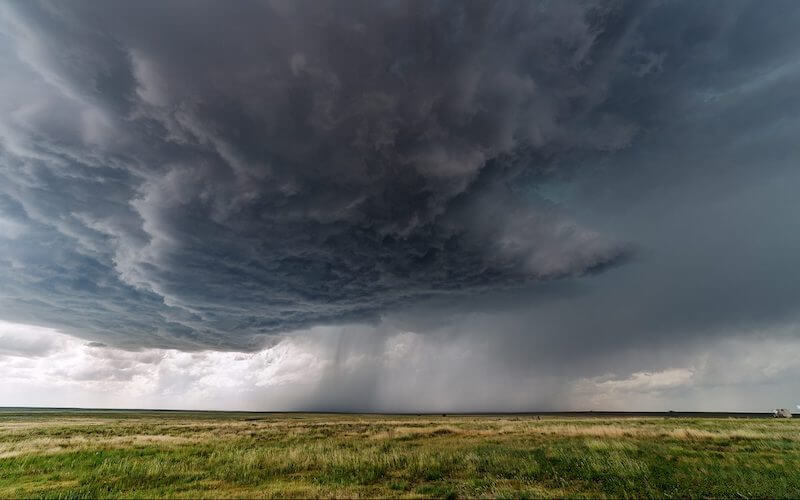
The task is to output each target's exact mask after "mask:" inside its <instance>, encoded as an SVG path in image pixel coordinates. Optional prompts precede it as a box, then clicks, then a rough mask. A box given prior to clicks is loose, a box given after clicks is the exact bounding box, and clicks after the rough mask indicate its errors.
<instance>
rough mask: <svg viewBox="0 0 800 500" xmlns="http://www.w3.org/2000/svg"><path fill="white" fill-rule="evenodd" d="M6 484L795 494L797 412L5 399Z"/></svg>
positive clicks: (56, 490) (190, 493) (44, 489)
mask: <svg viewBox="0 0 800 500" xmlns="http://www.w3.org/2000/svg"><path fill="white" fill-rule="evenodd" d="M0 497H3V498H8V497H45V498H84V497H104V498H105V497H123V498H153V497H191V498H196V497H206V498H207V497H214V498H218V497H234V498H251V497H257V498H263V497H267V498H272V497H303V498H308V497H347V498H353V497H449V498H454V497H470V498H471V497H488V498H540V497H592V498H620V497H637V498H638V497H659V498H674V497H730V498H767V497H769V498H794V497H800V419H791V420H789V419H786V420H782V419H770V418H763V417H762V418H707V417H673V416H645V417H619V416H559V415H545V416H536V415H419V416H417V415H356V414H292V413H287V414H264V413H214V412H171V411H170V412H155V411H153V412H147V411H99V410H98V411H82V410H72V411H58V410H47V411H45V410H22V409H5V410H0Z"/></svg>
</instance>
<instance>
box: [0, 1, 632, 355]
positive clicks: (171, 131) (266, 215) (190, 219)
mask: <svg viewBox="0 0 800 500" xmlns="http://www.w3.org/2000/svg"><path fill="white" fill-rule="evenodd" d="M3 9H4V13H3V21H4V22H3V31H4V33H5V34H6V36H7V41H6V43H7V46H6V47H5V50H6V52H7V53H8V55H9V57H13V58H14V59H15V62H13V63H12V64H14V65H15V68H14V70H15V73H16V74H14V75H7V77H6V78H5V84H6V86H7V87H10V88H9V90H8V92H9V95H12V94H16V95H15V97H18V98H14V99H10V100H9V102H7V103H6V107H7V108H8V109H6V110H5V111H6V116H7V118H6V120H5V122H4V124H3V131H4V132H3V144H4V147H3V154H4V158H5V159H6V164H7V166H6V168H5V171H4V175H5V177H6V179H7V180H8V182H7V183H6V186H7V188H6V189H5V190H4V191H5V195H4V199H5V203H6V204H7V205H8V206H9V207H10V209H11V210H12V211H13V212H15V213H16V214H17V217H18V218H19V220H20V222H15V221H8V222H6V223H5V224H6V225H9V227H12V228H16V227H17V224H24V226H25V227H28V226H32V227H33V228H34V229H33V230H34V231H36V230H38V231H39V232H40V233H41V234H40V235H38V236H36V235H33V234H31V236H30V237H31V239H37V238H38V239H41V238H43V237H45V238H49V239H50V241H51V244H52V245H53V246H58V247H60V250H59V252H60V253H62V254H63V255H60V256H59V258H58V259H54V258H52V256H51V255H49V256H50V258H49V259H48V260H49V261H50V262H49V263H51V264H53V265H54V266H57V268H56V269H53V270H52V274H51V275H49V276H48V277H47V278H45V279H47V280H53V281H62V280H67V281H68V282H67V283H63V285H62V288H61V289H59V290H57V292H56V293H54V294H52V295H51V296H50V297H49V298H50V299H51V300H50V301H47V302H46V303H43V304H40V303H32V302H35V301H32V300H31V297H30V295H37V296H38V295H41V294H42V292H41V291H40V290H37V289H36V287H34V286H32V285H31V284H29V283H24V282H23V283H20V281H24V280H20V279H17V280H14V281H15V283H14V285H17V286H18V287H19V289H18V290H16V291H15V292H13V293H10V294H9V296H8V297H7V299H6V303H7V304H10V305H12V306H13V307H18V306H21V305H22V304H24V306H25V309H26V310H28V311H29V315H30V316H31V317H37V318H48V317H49V316H51V313H52V312H53V310H54V309H58V308H61V309H62V310H61V311H60V313H59V316H61V315H63V314H64V309H70V308H72V307H73V306H72V305H69V306H68V305H67V301H66V300H65V298H64V297H63V295H66V294H67V293H68V291H69V290H70V289H71V290H74V292H76V293H71V295H72V296H71V297H70V299H69V301H71V302H72V303H74V304H75V306H77V307H79V308H81V309H83V310H84V311H86V310H89V309H92V310H94V309H98V307H97V306H98V304H97V303H96V302H104V301H105V296H107V295H108V294H109V293H110V294H111V295H114V296H119V295H123V296H124V298H123V297H121V298H120V301H119V302H118V304H117V305H116V310H115V311H114V312H115V313H119V312H120V311H119V309H123V310H125V311H126V312H129V313H130V314H132V315H135V316H136V317H137V318H138V319H137V322H141V323H145V324H146V329H147V330H149V331H148V332H147V333H146V334H144V335H143V334H142V332H141V331H136V330H141V328H139V327H137V328H136V329H135V330H134V329H131V328H126V330H127V332H125V333H126V337H130V336H135V337H137V339H135V340H131V339H129V338H128V339H123V338H118V339H113V338H112V339H110V340H112V341H113V342H115V343H117V344H125V343H128V342H130V343H131V344H141V345H151V346H155V345H163V346H181V347H184V348H191V347H193V346H204V347H219V348H226V347H231V348H233V347H236V348H242V347H244V348H247V347H251V348H252V347H253V346H255V344H254V342H256V340H254V336H256V335H257V334H262V333H270V332H281V331H286V330H291V329H296V328H300V327H307V326H311V325H314V324H324V323H330V322H338V321H343V320H345V321H352V320H357V319H367V320H368V319H369V318H376V317H377V315H379V314H380V312H381V311H383V310H385V309H387V308H391V307H393V306H396V305H398V304H404V303H406V302H408V301H413V300H417V299H420V298H422V297H425V296H426V295H430V294H438V293H449V292H450V291H453V290H467V291H468V290H471V289H481V288H487V287H488V288H496V287H505V286H511V285H519V284H525V283H528V282H532V281H536V280H541V279H556V278H560V277H568V276H580V275H582V274H585V273H588V272H592V271H594V270H596V269H601V268H605V267H609V266H613V265H615V264H616V263H618V262H620V261H621V260H622V259H624V258H626V257H627V256H628V255H629V253H630V249H629V248H628V247H627V246H626V244H625V243H624V242H619V241H615V240H614V239H613V238H609V237H605V236H603V235H602V234H599V233H598V232H597V231H594V230H592V229H590V228H587V227H583V226H582V225H581V224H579V223H578V222H576V221H574V220H572V219H571V218H570V216H569V214H568V213H566V212H564V211H563V210H561V209H559V208H558V207H556V206H554V205H553V204H551V203H547V202H546V200H543V199H536V197H532V196H531V193H517V192H515V190H514V189H513V186H514V185H516V184H518V183H520V182H522V181H521V179H523V178H528V177H547V176H549V175H551V174H549V173H548V170H549V169H551V168H552V167H553V162H552V158H553V157H554V155H558V154H559V153H561V152H564V151H589V152H591V151H606V152H607V151H613V150H617V149H620V148H624V147H626V146H627V145H628V144H629V143H630V141H631V140H632V138H633V137H634V136H635V133H636V131H637V125H636V123H634V122H631V121H630V120H628V119H627V118H626V117H625V116H622V115H619V114H616V113H615V112H614V111H613V110H612V109H606V107H604V103H605V102H606V100H607V98H608V94H609V90H608V88H609V85H610V83H611V82H610V80H611V79H612V77H614V73H613V72H611V71H609V69H608V68H609V67H614V68H616V67H617V65H618V63H617V60H618V59H620V58H621V57H622V55H623V54H624V51H625V50H626V47H625V45H626V44H627V43H629V42H627V41H626V40H625V36H626V35H625V32H624V31H622V32H619V33H614V32H609V31H608V30H607V24H609V23H616V22H624V21H625V18H626V17H627V16H629V15H630V13H629V12H628V11H629V10H630V9H629V8H628V7H626V6H624V5H616V4H605V3H598V4H592V3H587V4H572V3H564V4H553V5H550V6H545V5H538V4H530V5H524V4H498V5H494V6H491V5H457V4H452V5H427V4H424V3H412V4H399V3H392V2H387V3H376V4H372V3H370V4H366V3H365V4H358V3H352V4H348V5H342V6H338V5H337V6H333V5H328V4H319V3H316V2H301V3H293V2H285V3H283V2H276V3H265V2H243V3H242V4H240V5H239V6H237V7H236V8H230V7H229V6H221V5H218V4H214V3H203V2H201V3H194V2H192V3H182V2H175V3H171V4H164V5H159V6H156V5H138V6H134V5H121V4H115V5H111V4H109V5H104V6H97V5H95V4H92V3H85V4H84V3H80V2H79V3H76V4H73V5H71V6H64V5H59V4H57V3H33V2H32V3H28V4H24V5H23V4H20V5H8V6H4V8H3ZM190 12H192V13H195V14H197V15H195V14H189V13H190ZM187 15H189V17H188V18H187V17H186V16H187ZM171 22H180V23H181V26H182V28H181V29H178V30H174V29H168V26H167V25H166V24H165V25H162V23H171ZM626 71H628V72H630V71H633V68H626ZM17 72H19V73H17ZM28 81H34V82H35V86H34V88H31V86H30V85H23V83H27V82H28ZM76 118H77V119H76ZM498 218H499V219H500V220H501V221H502V222H501V223H500V224H497V220H498ZM11 224H13V226H10V225H11ZM16 233H19V231H18V230H17V231H16V232H13V231H9V234H16ZM45 235H46V236H45ZM31 243H32V242H31V241H30V240H20V239H19V236H18V237H17V238H15V239H14V243H13V245H12V246H13V249H12V252H13V250H17V253H20V250H21V249H23V248H27V247H29V246H30V245H31ZM12 255H13V253H12ZM31 260H32V259H31V258H30V257H28V256H17V257H16V260H15V261H14V262H16V264H17V266H18V271H16V273H15V274H16V275H18V276H25V275H26V274H28V273H31V271H30V270H29V269H30V268H31V267H36V262H31ZM56 260H57V261H58V262H57V263H56V262H54V261H56ZM64 275H66V276H64ZM78 275H79V276H80V277H79V278H78V277H77V276H78ZM93 275H94V276H93ZM62 276H63V277H62ZM106 289H111V290H106ZM37 298H38V297H37ZM82 299H83V300H82ZM90 302H91V303H90ZM159 302H160V303H163V305H159V304H158V303H159ZM101 309H108V307H102V308H101ZM132 309H133V310H132ZM101 314H102V313H101ZM67 316H70V315H69V314H67ZM90 316H92V317H93V318H94V321H89V322H86V321H85V320H83V323H84V324H82V325H81V326H80V329H81V330H84V331H86V330H89V331H90V332H92V333H89V334H90V335H91V334H94V335H96V336H97V337H98V338H99V337H103V336H104V335H111V336H112V337H113V336H114V335H115V333H114V332H110V333H106V331H107V330H113V329H112V328H109V327H108V326H107V325H106V324H104V323H105V322H104V321H102V320H101V319H100V318H98V315H97V314H96V313H91V314H90ZM22 319H25V318H22ZM68 321H69V318H67V321H64V322H62V324H61V325H59V326H62V327H68V328H71V329H72V330H75V331H77V330H79V328H76V327H75V325H70V324H69V323H68ZM120 337H121V336H120Z"/></svg>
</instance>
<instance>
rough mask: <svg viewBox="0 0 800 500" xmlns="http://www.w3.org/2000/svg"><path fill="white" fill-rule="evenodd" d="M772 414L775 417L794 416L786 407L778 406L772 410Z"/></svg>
mask: <svg viewBox="0 0 800 500" xmlns="http://www.w3.org/2000/svg"><path fill="white" fill-rule="evenodd" d="M772 416H773V417H775V418H792V412H790V411H789V410H787V409H786V408H776V409H775V411H774V412H772Z"/></svg>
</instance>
